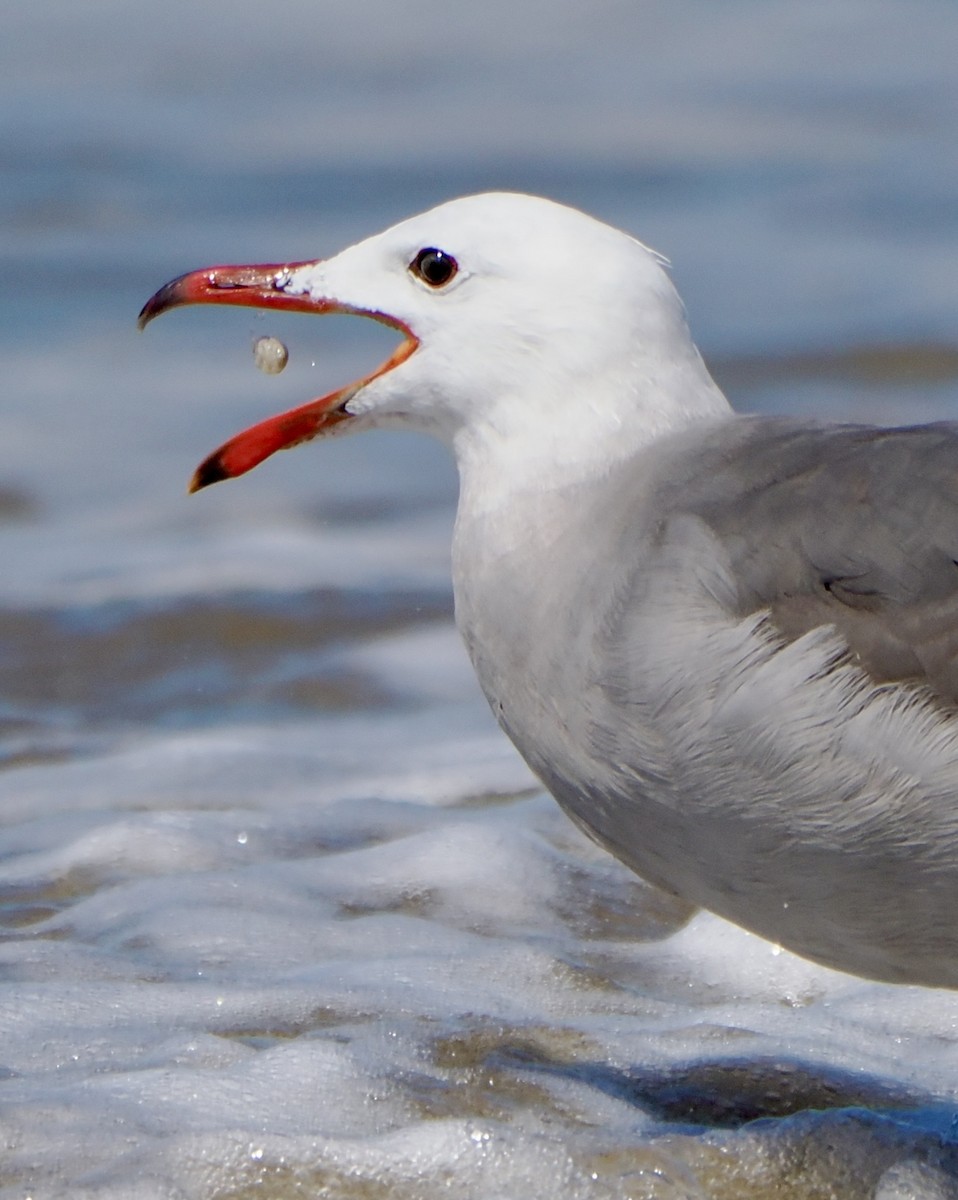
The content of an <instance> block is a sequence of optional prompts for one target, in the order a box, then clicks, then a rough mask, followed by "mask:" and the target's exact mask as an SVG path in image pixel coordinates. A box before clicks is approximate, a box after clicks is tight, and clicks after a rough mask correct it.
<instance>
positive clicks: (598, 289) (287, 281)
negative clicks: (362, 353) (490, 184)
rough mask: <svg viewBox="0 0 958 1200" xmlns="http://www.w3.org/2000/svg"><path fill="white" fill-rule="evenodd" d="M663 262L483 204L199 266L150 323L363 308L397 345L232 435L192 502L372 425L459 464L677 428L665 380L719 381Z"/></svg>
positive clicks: (613, 238)
mask: <svg viewBox="0 0 958 1200" xmlns="http://www.w3.org/2000/svg"><path fill="white" fill-rule="evenodd" d="M663 261H664V260H662V259H661V258H660V257H659V256H658V255H657V254H655V253H654V252H653V251H651V250H649V249H648V248H647V247H646V246H644V245H642V244H641V243H640V242H638V241H636V240H635V239H634V238H632V237H630V236H628V235H627V234H625V233H622V232H620V231H619V230H617V229H614V228H612V227H611V226H608V225H605V224H603V223H601V222H600V221H597V220H595V219H593V218H592V217H589V216H587V215H585V214H584V213H581V212H579V211H577V210H575V209H572V208H568V207H565V206H564V205H561V204H556V203H554V202H552V201H549V200H544V199H540V198H538V197H534V196H526V195H518V194H511V193H487V194H483V195H477V196H470V197H465V198H462V199H459V200H453V201H450V202H448V203H446V204H442V205H440V206H439V207H438V208H434V209H432V210H430V211H429V212H426V213H423V214H421V215H419V216H416V217H412V218H410V219H409V220H406V221H403V222H401V223H400V224H398V225H395V226H393V227H392V228H391V229H388V230H386V231H385V232H383V233H380V234H377V235H375V236H374V237H370V238H368V239H366V240H365V241H363V242H360V243H358V244H356V245H354V246H351V247H349V248H348V249H346V250H344V251H342V252H341V253H339V254H337V255H335V256H334V257H332V258H328V259H320V260H316V261H307V262H293V263H283V264H276V263H271V264H258V265H252V266H218V267H207V268H204V269H202V270H199V271H192V272H190V273H188V274H186V275H182V276H180V277H179V278H177V279H174V280H172V281H171V282H170V283H168V284H166V285H165V286H164V287H163V288H161V289H160V290H159V291H158V292H157V293H156V294H155V295H154V296H153V297H152V298H151V299H150V300H149V301H148V302H147V304H146V305H145V306H144V308H143V310H142V312H141V314H140V326H141V328H142V327H143V326H144V325H146V324H147V322H149V321H150V320H152V319H153V318H154V317H156V316H158V315H159V314H160V313H162V312H165V311H166V310H167V309H170V308H174V307H178V306H180V305H184V304H232V305H246V306H253V307H260V308H266V309H286V310H295V311H299V312H312V313H316V314H322V313H333V312H335V313H354V314H357V315H360V316H365V317H369V318H372V319H373V320H376V321H379V322H381V323H382V324H385V325H387V326H389V327H391V328H393V329H395V330H396V331H397V332H398V333H399V334H401V337H402V340H401V342H400V344H399V346H398V347H397V349H396V350H395V351H394V352H393V354H392V355H390V357H389V358H388V359H387V360H386V362H384V363H383V364H382V365H381V366H379V367H378V368H377V369H376V370H374V371H372V372H371V373H370V374H369V375H366V376H364V377H363V378H361V379H359V380H357V381H355V382H354V383H351V384H349V385H348V386H346V387H343V388H340V389H338V390H337V391H335V392H332V393H330V394H328V395H326V396H322V397H319V398H317V399H314V400H311V401H309V402H308V403H306V404H301V405H300V406H299V407H296V408H293V409H290V410H289V411H287V412H284V413H281V414H280V415H278V416H276V417H271V418H268V419H267V420H265V421H262V422H260V423H259V424H257V425H255V426H253V427H252V428H250V429H247V430H245V431H244V432H242V433H240V434H238V435H236V436H235V437H234V438H231V439H230V440H229V441H228V442H226V443H225V444H224V445H223V446H221V447H220V448H219V449H218V450H217V451H215V452H214V453H213V454H211V455H210V456H209V457H208V458H207V459H206V460H205V461H204V462H203V463H202V464H201V466H200V467H199V468H198V469H197V472H196V474H195V476H194V478H193V482H192V485H191V490H196V489H198V488H201V487H205V486H206V485H207V484H210V483H215V482H218V481H219V480H222V479H227V478H230V477H232V476H235V475H240V474H243V473H244V472H245V471H248V470H250V469H251V468H252V467H254V466H256V465H257V464H258V463H259V462H262V461H263V459H265V458H267V457H268V456H269V455H270V454H272V453H273V452H274V451H276V450H281V449H284V448H287V447H289V446H293V445H296V444H298V443H299V442H303V441H307V440H309V439H311V438H313V437H318V436H324V435H328V434H331V433H336V434H341V433H345V432H349V431H358V430H361V429H369V428H390V427H393V428H395V427H402V428H413V429H420V430H423V431H425V432H429V433H432V434H434V435H436V436H438V437H440V438H441V439H443V440H444V441H446V442H448V443H449V444H450V445H452V446H453V448H454V449H455V450H456V451H457V453H459V454H462V453H465V452H467V448H468V447H469V446H472V445H474V444H475V443H477V442H479V443H489V442H495V441H502V440H508V441H509V442H510V444H512V445H513V446H518V447H520V448H521V447H522V446H523V445H529V446H532V445H542V444H549V443H551V442H553V441H556V442H557V443H559V442H562V440H563V439H564V440H565V442H566V443H567V444H568V446H578V445H579V444H581V442H582V440H583V438H588V436H589V432H588V431H589V430H590V429H593V428H594V429H599V428H601V429H605V430H606V431H608V432H611V433H614V432H615V431H616V430H621V429H622V428H624V427H626V426H628V425H629V423H630V421H631V420H632V419H633V418H634V417H635V416H636V414H638V417H639V418H640V419H641V420H642V421H644V422H645V423H646V424H648V423H649V422H650V421H651V422H652V423H653V424H654V423H655V421H656V419H657V417H661V418H663V420H664V423H665V424H666V425H667V424H669V423H670V421H671V420H672V415H673V414H671V413H670V411H668V410H669V409H670V406H674V405H678V406H679V407H681V405H682V403H684V401H682V400H681V399H680V398H679V397H678V395H676V396H675V397H670V395H669V394H668V393H669V388H668V387H667V386H665V385H666V383H667V381H668V380H669V379H670V378H674V377H675V372H676V370H678V371H679V372H680V373H681V372H682V370H683V369H684V368H685V367H688V365H689V364H691V365H692V367H693V368H695V370H696V371H697V370H698V368H701V373H702V374H703V375H704V377H705V379H706V380H707V379H708V377H707V374H705V372H704V367H701V360H700V359H699V358H698V355H697V352H696V351H695V349H694V347H693V346H692V343H691V340H690V338H689V335H688V330H687V326H686V322H685V316H684V310H683V308H682V304H681V301H680V300H679V299H678V297H677V295H676V293H675V290H674V289H673V287H672V284H671V282H670V281H669V279H668V276H667V275H666V273H665V271H664V270H663ZM696 364H697V366H696ZM708 384H711V381H710V380H709V381H708ZM703 386H705V385H703ZM712 386H714V385H712ZM693 390H694V389H693ZM705 390H706V391H707V390H708V387H707V386H706V387H705ZM650 397H653V398H654V402H652V403H650V399H649V398H650ZM656 408H658V409H661V410H662V412H661V413H656V411H654V410H655V409H656ZM646 410H648V411H646Z"/></svg>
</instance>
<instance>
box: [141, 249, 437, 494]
mask: <svg viewBox="0 0 958 1200" xmlns="http://www.w3.org/2000/svg"><path fill="white" fill-rule="evenodd" d="M314 265H315V264H314V263H311V262H296V263H281V264H280V263H272V264H270V263H264V264H262V265H259V266H235V267H207V268H205V269H204V270H202V271H191V272H190V273H189V274H187V275H180V276H179V277H178V278H177V279H173V280H171V281H170V282H169V283H167V284H164V286H163V287H161V288H160V290H159V291H158V292H156V293H155V294H154V295H153V296H151V297H150V299H149V300H147V302H146V304H144V306H143V308H142V310H141V312H140V316H139V322H138V324H139V327H140V329H144V328H145V327H146V326H147V325H148V324H149V322H150V321H152V320H153V318H154V317H158V316H159V315H160V314H161V313H164V312H166V311H167V310H168V309H171V308H179V307H180V306H181V305H184V304H237V305H243V306H246V307H249V308H281V309H286V310H287V311H292V312H311V313H330V312H337V313H357V314H359V315H361V316H366V317H371V318H372V319H373V320H375V321H379V322H381V323H382V324H384V325H388V326H390V328H392V329H398V330H399V332H400V333H401V334H403V336H404V338H405V341H404V342H402V344H401V345H400V346H399V347H398V348H397V349H396V351H395V353H394V354H392V355H391V356H390V357H389V358H388V359H387V360H386V362H384V363H383V364H382V366H380V367H378V368H377V369H376V370H375V371H373V372H372V374H371V375H367V376H365V377H364V378H362V379H359V380H357V381H356V382H355V383H351V384H348V385H347V386H346V387H344V388H340V389H339V390H338V391H336V392H330V393H329V394H328V395H326V396H320V397H319V398H318V399H316V400H310V401H309V402H308V403H306V404H303V405H301V406H300V407H298V408H293V409H290V410H289V411H288V412H284V413H280V414H279V415H278V416H275V417H268V418H267V419H266V420H265V421H260V422H259V423H258V424H257V425H253V426H251V427H250V428H249V429H245V430H244V431H243V432H242V433H238V434H237V435H236V436H235V437H232V438H230V440H229V441H228V442H224V443H223V445H222V446H220V448H219V449H218V450H215V451H214V452H213V453H212V454H211V455H210V456H209V457H208V458H206V459H204V460H203V462H202V463H200V465H199V466H198V467H197V469H196V472H195V473H194V475H193V478H192V480H191V481H190V491H191V492H197V491H199V489H200V488H204V487H206V486H207V485H208V484H211V483H219V481H220V480H221V479H232V478H234V477H235V476H237V475H243V474H245V472H247V471H249V470H252V468H253V467H255V466H258V464H259V463H261V462H262V461H263V459H265V458H269V456H270V455H271V454H274V453H275V452H276V451H277V450H286V449H288V448H289V447H290V446H297V445H299V443H300V442H306V441H309V440H310V439H311V438H314V437H317V436H319V435H320V434H322V433H323V432H325V431H326V430H327V429H329V428H331V427H332V426H334V425H338V424H339V423H340V422H341V421H348V420H350V419H351V418H350V414H349V413H348V412H346V405H347V404H348V402H349V401H350V399H351V398H352V397H353V396H354V395H355V394H356V393H357V392H358V391H359V389H360V388H362V387H365V385H366V384H367V383H370V382H372V380H374V379H377V378H378V377H379V376H380V375H384V374H385V373H386V372H387V371H391V370H392V369H393V368H394V367H398V366H399V365H400V363H403V362H405V361H406V359H407V358H408V357H409V356H410V354H412V353H413V351H414V350H415V349H416V348H417V347H418V345H419V340H418V338H416V337H415V335H414V334H413V333H412V331H411V330H410V329H409V328H408V327H407V326H406V325H405V324H403V322H402V321H398V320H396V318H395V317H390V316H388V315H387V314H386V313H381V312H370V311H367V310H365V309H358V308H354V307H352V306H350V305H348V304H341V303H339V302H337V301H335V300H331V299H328V298H324V297H318V298H317V297H314V296H311V295H310V294H309V293H303V292H296V293H290V292H287V291H286V290H285V289H286V288H287V287H288V285H289V282H290V278H291V276H292V274H293V272H294V271H297V270H299V269H300V268H301V267H310V266H314Z"/></svg>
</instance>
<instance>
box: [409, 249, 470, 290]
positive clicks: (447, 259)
mask: <svg viewBox="0 0 958 1200" xmlns="http://www.w3.org/2000/svg"><path fill="white" fill-rule="evenodd" d="M409 269H410V271H412V273H413V275H415V276H416V278H417V279H421V280H422V281H423V283H426V284H428V285H429V287H431V288H441V287H445V286H446V284H447V283H449V282H451V280H453V279H455V277H456V272H457V271H458V270H459V264H458V263H457V262H456V260H455V259H454V258H453V257H452V255H451V254H447V253H446V252H445V250H438V249H437V248H436V247H435V246H426V247H425V249H423V250H420V251H419V253H418V254H417V255H416V257H415V258H414V259H413V260H412V262H411V263H410V264H409Z"/></svg>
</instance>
